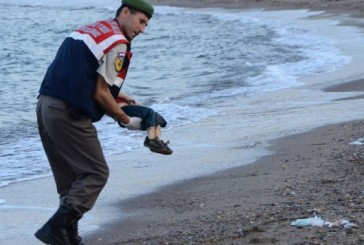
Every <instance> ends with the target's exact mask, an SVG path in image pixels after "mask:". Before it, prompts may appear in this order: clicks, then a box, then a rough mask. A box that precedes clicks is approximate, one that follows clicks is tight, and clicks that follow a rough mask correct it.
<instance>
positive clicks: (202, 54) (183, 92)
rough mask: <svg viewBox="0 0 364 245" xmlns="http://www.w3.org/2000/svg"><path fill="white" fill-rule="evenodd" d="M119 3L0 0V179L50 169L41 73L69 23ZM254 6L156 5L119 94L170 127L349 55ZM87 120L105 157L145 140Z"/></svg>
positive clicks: (338, 63) (106, 12) (107, 13)
mask: <svg viewBox="0 0 364 245" xmlns="http://www.w3.org/2000/svg"><path fill="white" fill-rule="evenodd" d="M118 5H119V1H113V0H108V1H103V3H102V4H99V1H95V0H94V1H90V0H88V1H83V0H81V1H65V0H63V1H57V0H39V1H30V0H7V1H4V0H0V7H1V10H2V11H1V12H0V20H1V25H0V29H1V32H0V33H2V37H1V42H0V67H1V70H0V84H1V86H0V169H1V172H0V186H5V185H7V184H9V183H11V182H18V181H22V180H27V179H33V178H39V177H42V176H47V175H50V174H51V172H50V168H49V165H48V163H47V160H46V157H45V154H44V152H43V149H42V146H41V143H40V140H39V136H38V131H37V123H36V116H35V107H36V103H37V95H38V89H39V86H40V84H41V82H42V78H43V76H44V74H45V72H46V69H47V67H48V66H49V64H50V63H51V62H52V60H53V58H54V56H55V53H56V51H57V49H58V47H59V45H60V44H61V42H62V41H63V39H64V38H65V37H67V35H68V34H69V33H70V32H71V31H72V30H73V29H75V28H77V27H79V26H81V25H84V24H88V23H91V22H94V21H96V20H100V19H106V18H111V17H114V15H115V10H116V8H117V7H118ZM257 13H258V12H257ZM257 13H254V12H248V13H246V12H242V11H224V10H218V9H185V8H174V7H167V6H158V7H156V11H155V15H154V16H153V18H152V19H151V21H150V23H149V25H148V27H147V29H146V31H145V33H144V34H142V35H140V36H138V37H137V38H136V39H135V40H134V41H133V44H132V50H133V54H134V55H133V60H132V63H131V66H130V70H129V73H128V77H127V80H126V82H125V85H124V87H123V89H124V91H125V92H127V93H128V94H130V95H132V96H133V97H135V98H136V100H138V101H140V102H142V103H144V104H145V105H147V106H150V107H152V108H154V109H155V110H157V111H159V112H160V113H161V114H162V115H164V117H165V118H166V119H167V120H168V127H167V128H166V130H171V129H172V128H173V127H178V126H181V125H189V124H193V123H194V122H197V121H200V120H203V119H207V118H209V117H213V116H215V115H217V114H218V113H220V111H221V110H223V109H224V108H219V109H217V108H216V107H215V106H214V105H215V104H217V103H221V102H223V101H227V100H229V99H231V98H233V97H238V96H240V97H254V96H256V95H259V94H262V93H269V92H271V91H276V90H280V89H284V88H289V87H294V86H299V85H301V84H300V83H299V82H298V78H300V77H302V76H308V75H311V74H318V73H327V72H330V71H333V70H335V69H338V68H339V67H342V66H343V65H345V64H347V63H348V62H350V60H351V58H350V57H348V56H345V55H344V54H343V53H341V51H340V50H339V49H338V48H337V47H336V46H335V42H334V40H332V39H329V38H326V37H324V36H321V35H320V34H319V33H316V32H314V31H312V30H310V29H309V28H305V27H304V26H300V25H298V24H297V23H295V22H294V21H293V22H287V21H282V20H279V19H278V18H275V17H274V16H273V17H272V18H271V19H269V18H260V16H259V14H257ZM296 15H301V16H302V18H303V17H305V16H308V15H309V14H308V13H307V11H297V12H296ZM280 106H281V105H280ZM219 110H220V111H219ZM247 113H248V114H249V113H254V111H251V112H247ZM266 120H267V123H269V120H270V119H269V117H268V116H267V119H266ZM95 125H96V127H97V129H98V132H99V137H100V141H101V143H102V145H103V149H104V152H105V155H106V156H111V155H115V154H122V153H125V152H129V151H132V150H133V149H135V148H138V147H143V146H142V142H141V141H140V140H139V139H138V140H136V137H140V135H142V133H140V132H130V131H127V130H122V129H120V128H118V126H117V124H116V123H115V122H114V121H113V120H112V119H110V118H108V117H105V118H104V119H103V120H101V121H100V122H98V123H96V124H95Z"/></svg>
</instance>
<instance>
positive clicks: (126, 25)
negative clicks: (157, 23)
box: [120, 8, 149, 41]
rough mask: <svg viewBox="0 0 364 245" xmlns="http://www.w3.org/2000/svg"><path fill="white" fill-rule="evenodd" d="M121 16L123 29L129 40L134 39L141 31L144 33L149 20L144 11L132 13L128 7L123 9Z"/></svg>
mask: <svg viewBox="0 0 364 245" xmlns="http://www.w3.org/2000/svg"><path fill="white" fill-rule="evenodd" d="M121 17H122V20H121V23H120V24H121V29H122V31H123V33H124V35H125V37H126V38H127V39H128V40H129V41H131V40H133V39H134V37H136V36H138V35H139V34H140V33H143V32H144V30H145V27H146V26H147V25H148V21H149V19H148V17H147V16H146V15H145V14H144V13H142V12H136V13H135V14H132V13H131V12H130V10H129V9H128V8H124V9H123V11H122V13H121Z"/></svg>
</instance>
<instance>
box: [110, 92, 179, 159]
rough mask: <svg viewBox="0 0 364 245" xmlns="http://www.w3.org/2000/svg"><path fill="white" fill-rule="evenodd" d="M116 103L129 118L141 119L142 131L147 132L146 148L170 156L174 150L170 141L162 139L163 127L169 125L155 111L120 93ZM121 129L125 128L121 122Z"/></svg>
mask: <svg viewBox="0 0 364 245" xmlns="http://www.w3.org/2000/svg"><path fill="white" fill-rule="evenodd" d="M116 102H117V103H118V105H119V106H120V108H121V109H122V110H123V111H124V113H125V114H126V115H128V116H129V117H139V118H141V119H142V123H141V130H143V131H145V130H146V131H147V134H148V135H147V137H146V138H145V140H144V146H145V147H148V148H149V150H150V151H152V152H156V153H160V154H164V155H170V154H172V152H173V151H172V150H171V149H170V148H169V147H168V144H169V141H167V142H163V140H160V138H161V127H163V128H164V127H165V126H166V125H167V122H166V120H165V119H164V118H163V117H162V116H161V115H160V114H159V113H157V112H155V111H154V110H153V109H151V108H149V107H146V106H142V105H140V104H136V103H135V100H133V99H132V98H130V97H129V96H127V95H126V94H125V93H122V92H120V93H119V95H118V97H117V98H116ZM119 125H120V127H123V128H124V127H125V126H124V125H122V124H121V123H120V122H119Z"/></svg>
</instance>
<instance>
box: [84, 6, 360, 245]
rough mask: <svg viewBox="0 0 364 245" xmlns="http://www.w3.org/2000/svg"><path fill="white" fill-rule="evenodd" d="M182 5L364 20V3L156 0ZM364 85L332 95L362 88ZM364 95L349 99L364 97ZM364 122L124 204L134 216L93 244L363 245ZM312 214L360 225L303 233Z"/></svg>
mask: <svg viewBox="0 0 364 245" xmlns="http://www.w3.org/2000/svg"><path fill="white" fill-rule="evenodd" d="M151 2H152V3H154V4H160V5H170V6H179V7H218V8H221V7H222V8H263V9H291V8H293V9H294V8H304V9H312V10H324V11H328V12H329V13H335V12H338V13H348V14H350V15H352V16H355V17H358V18H360V17H361V16H362V14H363V13H364V11H363V6H364V1H301V0H299V1H295V0H292V1H288V0H287V1H284V0H281V1H266V0H259V1H255V0H253V1H251V0H245V1H243V0H220V1H214V0H200V1H192V0H185V1H174V0H153V1H151ZM363 84H364V82H363V80H355V81H347V82H345V83H341V84H339V85H335V86H331V87H327V88H325V89H324V91H326V92H350V91H363V92H364V87H363ZM362 98H363V95H359V96H353V97H350V96H349V97H348V98H345V99H348V100H354V99H362ZM363 126H364V121H362V120H358V121H351V122H347V123H340V124H334V125H328V126H324V127H320V128H317V129H314V130H312V131H310V132H308V133H304V134H297V135H293V136H289V137H284V138H280V139H277V140H274V141H272V142H271V144H272V147H271V150H272V151H273V152H275V154H273V155H269V156H266V157H263V158H261V159H259V160H258V161H256V162H255V163H253V164H250V165H248V166H242V167H238V168H233V169H229V170H226V171H222V172H219V173H216V174H214V175H211V176H208V177H201V178H196V179H193V180H188V181H184V182H182V183H178V184H176V185H172V186H168V187H165V188H162V189H160V190H159V191H157V192H155V193H152V194H148V195H143V196H140V197H137V198H133V199H130V200H128V201H126V202H121V203H120V209H121V210H123V212H126V213H127V214H128V218H126V219H124V220H122V221H120V222H116V223H114V224H109V225H107V226H104V227H102V228H101V229H100V231H99V232H97V233H96V234H93V235H92V236H88V237H85V242H86V243H87V244H362V243H364V230H363V225H364V214H363V208H364V202H363V198H364V189H363V186H364V178H363V174H364V146H358V145H351V144H350V143H351V142H353V141H355V140H357V139H358V138H361V137H362V136H364V127H363ZM314 214H316V215H318V216H320V217H322V219H324V220H326V221H331V222H334V221H338V220H340V219H345V220H347V221H349V222H351V223H352V224H355V225H357V227H356V226H354V227H352V228H349V229H344V228H342V227H331V228H329V227H314V226H307V227H303V228H297V227H296V226H292V225H290V224H291V222H293V221H295V220H297V219H303V218H307V217H312V216H313V215H314Z"/></svg>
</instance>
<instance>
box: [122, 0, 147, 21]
mask: <svg viewBox="0 0 364 245" xmlns="http://www.w3.org/2000/svg"><path fill="white" fill-rule="evenodd" d="M121 2H122V5H125V6H128V7H131V8H134V9H136V10H139V11H140V12H143V13H144V14H145V15H146V16H148V18H149V19H150V18H152V15H153V13H154V8H153V6H152V5H150V4H149V3H147V2H145V1H143V0H122V1H121Z"/></svg>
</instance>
